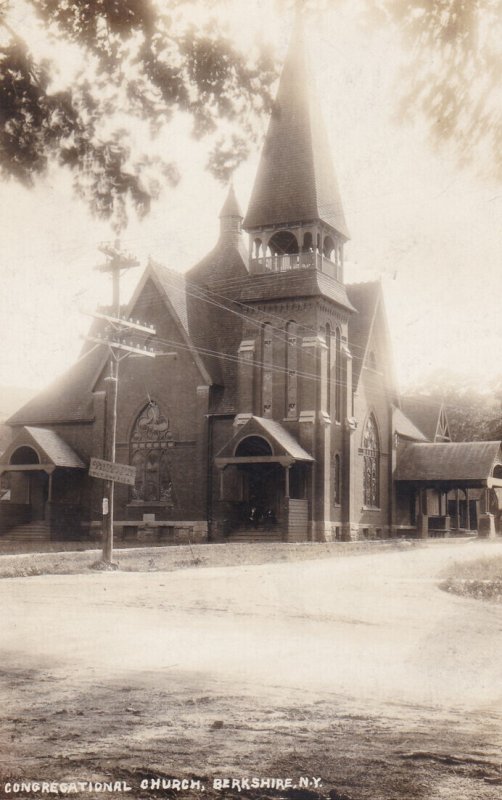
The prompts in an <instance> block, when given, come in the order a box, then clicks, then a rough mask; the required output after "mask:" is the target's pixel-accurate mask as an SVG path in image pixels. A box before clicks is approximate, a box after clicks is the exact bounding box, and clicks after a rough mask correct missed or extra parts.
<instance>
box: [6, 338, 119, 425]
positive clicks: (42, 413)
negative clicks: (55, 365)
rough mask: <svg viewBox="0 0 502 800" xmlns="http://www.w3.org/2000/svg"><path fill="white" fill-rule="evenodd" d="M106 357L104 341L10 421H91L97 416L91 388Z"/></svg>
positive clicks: (15, 422)
mask: <svg viewBox="0 0 502 800" xmlns="http://www.w3.org/2000/svg"><path fill="white" fill-rule="evenodd" d="M107 359H108V349H107V348H106V347H105V346H104V345H97V346H95V347H93V348H92V349H91V350H89V351H88V352H87V353H85V354H84V355H83V356H82V357H81V358H79V359H78V361H76V362H75V364H73V365H72V366H71V367H70V369H68V370H67V371H66V372H65V373H64V374H63V375H62V376H61V377H60V378H58V379H57V380H55V381H54V382H53V383H52V384H51V385H50V386H49V387H48V388H47V389H44V390H43V391H42V392H40V393H39V394H37V395H36V396H35V397H34V398H33V399H32V400H30V401H29V402H28V403H26V405H24V406H23V407H22V408H20V409H19V411H16V413H15V414H13V415H12V416H11V417H10V418H9V419H8V420H7V423H8V424H9V425H42V424H44V425H45V424H49V423H57V422H91V421H92V420H93V419H94V408H93V394H92V392H93V389H94V386H95V384H96V381H97V379H98V377H99V374H100V373H101V371H102V370H103V369H104V367H105V365H106V362H107Z"/></svg>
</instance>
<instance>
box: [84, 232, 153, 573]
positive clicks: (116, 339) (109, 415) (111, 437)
mask: <svg viewBox="0 0 502 800" xmlns="http://www.w3.org/2000/svg"><path fill="white" fill-rule="evenodd" d="M99 250H100V251H101V252H102V253H103V254H104V255H105V256H106V259H107V260H106V262H105V263H104V264H101V265H100V266H98V267H96V269H97V270H98V271H99V272H107V273H110V275H111V278H112V309H111V313H110V314H104V313H95V314H92V315H91V316H93V317H94V318H95V319H100V320H103V321H104V322H105V323H106V327H105V330H104V333H103V334H99V333H98V334H97V335H96V336H87V337H86V338H87V340H88V341H90V342H93V343H96V344H106V345H107V347H108V349H109V352H110V361H109V376H108V377H107V378H106V379H105V380H106V382H107V388H106V439H105V458H106V459H107V461H109V462H111V464H115V455H116V454H115V450H116V438H117V399H118V389H119V364H120V362H121V361H123V360H124V359H125V358H128V357H129V356H131V355H133V354H134V355H139V356H147V357H149V358H155V356H156V353H155V352H154V350H153V347H146V346H144V347H142V346H140V344H139V343H138V342H137V337H138V334H146V335H147V336H153V335H155V329H154V327H153V325H147V324H142V323H140V322H139V321H134V320H131V319H127V318H125V317H123V316H121V310H120V276H121V274H122V272H123V271H124V270H128V269H132V268H133V267H139V261H138V260H137V259H136V258H134V257H133V256H131V255H129V254H127V253H125V252H123V251H122V250H121V247H120V242H119V241H118V240H117V241H115V243H114V244H113V245H112V244H107V243H105V244H102V245H101V246H100V247H99ZM126 332H127V333H128V334H129V336H131V335H132V336H133V337H136V338H133V339H129V340H128V341H125V338H124V335H125V333H126ZM114 487H115V481H113V480H106V481H105V492H104V497H103V555H102V560H103V562H104V563H105V564H111V563H112V560H113V523H114Z"/></svg>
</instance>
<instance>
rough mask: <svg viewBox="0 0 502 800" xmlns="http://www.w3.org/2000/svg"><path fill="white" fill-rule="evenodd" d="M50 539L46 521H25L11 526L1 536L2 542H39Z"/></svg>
mask: <svg viewBox="0 0 502 800" xmlns="http://www.w3.org/2000/svg"><path fill="white" fill-rule="evenodd" d="M49 539H50V531H49V526H48V524H47V523H46V522H43V521H38V520H37V521H35V522H27V523H26V524H25V525H17V527H15V528H11V530H10V531H8V532H7V533H6V534H4V535H3V536H2V537H1V540H2V542H41V541H48V540H49Z"/></svg>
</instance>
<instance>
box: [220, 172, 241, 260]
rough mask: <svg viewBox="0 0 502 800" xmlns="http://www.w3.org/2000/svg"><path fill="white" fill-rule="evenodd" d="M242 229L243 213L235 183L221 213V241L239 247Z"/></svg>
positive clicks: (231, 185) (229, 189)
mask: <svg viewBox="0 0 502 800" xmlns="http://www.w3.org/2000/svg"><path fill="white" fill-rule="evenodd" d="M241 228H242V211H241V209H240V206H239V201H238V200H237V197H236V194H235V189H234V185H233V183H231V184H230V186H229V187H228V194H227V197H226V200H225V202H224V203H223V207H222V209H221V211H220V239H224V240H225V242H226V243H229V244H234V245H236V246H238V245H239V242H240V238H241Z"/></svg>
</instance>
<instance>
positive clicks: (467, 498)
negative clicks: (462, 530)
mask: <svg viewBox="0 0 502 800" xmlns="http://www.w3.org/2000/svg"><path fill="white" fill-rule="evenodd" d="M464 491H465V503H466V506H467V513H466V523H465V524H466V525H467V530H468V531H470V530H471V509H470V508H469V489H465V490H464Z"/></svg>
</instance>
